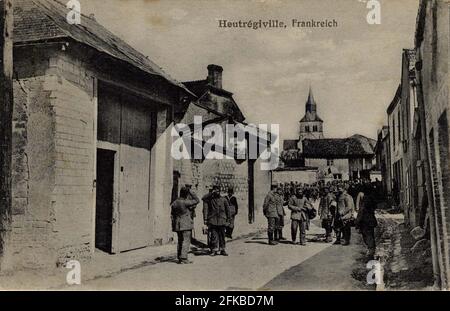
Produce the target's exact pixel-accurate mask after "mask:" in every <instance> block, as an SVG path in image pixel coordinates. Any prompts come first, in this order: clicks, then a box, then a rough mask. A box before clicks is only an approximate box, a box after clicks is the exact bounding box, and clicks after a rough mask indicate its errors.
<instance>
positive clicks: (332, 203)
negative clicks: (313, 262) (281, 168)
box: [263, 180, 379, 257]
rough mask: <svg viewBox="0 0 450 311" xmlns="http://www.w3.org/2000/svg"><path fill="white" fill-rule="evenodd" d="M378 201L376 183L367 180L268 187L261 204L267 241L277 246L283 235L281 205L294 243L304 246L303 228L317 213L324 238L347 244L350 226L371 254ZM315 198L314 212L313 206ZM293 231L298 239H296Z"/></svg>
mask: <svg viewBox="0 0 450 311" xmlns="http://www.w3.org/2000/svg"><path fill="white" fill-rule="evenodd" d="M378 200H379V186H378V184H377V183H371V182H369V181H361V180H357V181H347V182H342V181H333V182H329V183H326V184H324V183H315V184H312V185H307V184H301V183H298V182H291V183H284V184H278V185H274V186H272V190H271V191H270V192H269V194H268V195H267V196H266V198H265V200H264V205H263V212H264V216H265V217H266V218H267V221H268V229H267V235H268V241H269V244H270V245H277V244H278V243H279V242H280V241H282V240H285V238H284V237H283V227H284V223H285V220H284V217H285V216H286V211H285V207H287V209H289V210H290V212H291V215H290V216H291V238H292V243H293V244H295V245H306V231H307V230H308V229H309V226H310V221H311V220H312V219H314V218H315V217H316V216H317V214H318V215H319V217H320V221H321V226H322V228H323V229H324V230H325V237H324V241H325V242H327V243H332V242H333V232H334V236H335V238H336V239H335V240H334V244H339V245H344V246H346V245H349V244H350V241H351V233H352V229H351V228H352V227H356V228H357V230H358V231H359V232H360V233H361V234H362V237H363V240H364V242H365V244H366V245H367V248H368V256H369V257H373V256H374V255H375V248H376V246H375V227H376V226H377V220H376V218H375V209H376V208H377V203H378ZM317 201H319V207H318V211H316V209H315V207H314V205H315V203H316V202H317ZM297 233H299V235H298V237H299V241H298V242H297Z"/></svg>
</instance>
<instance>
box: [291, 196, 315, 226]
mask: <svg viewBox="0 0 450 311" xmlns="http://www.w3.org/2000/svg"><path fill="white" fill-rule="evenodd" d="M312 207H313V206H312V204H311V203H310V202H309V201H308V199H307V198H305V197H303V198H301V199H299V198H297V196H295V195H294V196H292V197H291V198H290V199H289V203H288V208H289V209H290V210H291V219H292V220H303V221H307V220H308V208H312Z"/></svg>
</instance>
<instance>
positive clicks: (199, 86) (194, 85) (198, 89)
mask: <svg viewBox="0 0 450 311" xmlns="http://www.w3.org/2000/svg"><path fill="white" fill-rule="evenodd" d="M183 84H184V85H185V86H186V87H187V88H188V89H189V90H190V91H191V92H192V93H194V94H195V95H196V96H197V97H198V98H199V101H201V102H202V103H205V104H208V100H204V99H205V97H206V95H207V94H208V93H211V94H214V95H217V96H221V97H224V98H226V99H228V100H229V102H230V103H231V107H230V108H231V110H232V113H230V115H231V116H233V117H234V118H235V119H236V120H237V121H239V122H243V121H244V120H245V116H244V114H243V113H242V111H241V109H240V108H239V105H238V104H237V103H236V101H235V100H234V98H233V93H231V92H229V91H227V90H224V89H221V88H217V87H215V86H213V85H211V84H210V83H208V79H205V80H196V81H187V82H183ZM208 108H210V109H213V110H214V109H215V107H208Z"/></svg>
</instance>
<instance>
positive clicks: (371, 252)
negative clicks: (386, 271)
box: [355, 185, 378, 259]
mask: <svg viewBox="0 0 450 311" xmlns="http://www.w3.org/2000/svg"><path fill="white" fill-rule="evenodd" d="M375 191H376V190H374V189H373V188H372V187H371V186H370V185H365V186H364V188H363V195H362V196H361V198H360V205H359V210H358V216H357V217H356V220H355V226H356V228H357V229H358V230H359V231H360V232H361V234H362V237H363V241H364V243H365V244H366V246H367V249H368V251H367V255H368V257H369V259H374V256H375V250H376V245H375V227H377V225H378V222H377V219H376V218H375V210H376V208H377V194H376V193H375Z"/></svg>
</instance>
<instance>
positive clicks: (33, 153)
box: [2, 0, 195, 270]
mask: <svg viewBox="0 0 450 311" xmlns="http://www.w3.org/2000/svg"><path fill="white" fill-rule="evenodd" d="M65 16H66V8H65V6H64V5H62V4H60V3H59V2H56V1H52V0H32V1H28V0H27V1H15V8H14V17H15V29H14V71H15V72H16V77H15V80H14V116H13V146H12V147H13V177H12V178H13V181H12V185H13V215H12V223H10V224H7V225H8V226H9V227H10V228H11V232H10V235H9V238H8V240H7V241H5V245H6V246H7V247H6V249H3V250H2V253H3V256H2V263H3V264H2V270H5V269H20V268H33V269H36V268H52V267H55V266H58V265H62V264H64V263H66V262H67V261H68V260H71V259H77V260H87V259H90V258H91V257H92V254H93V252H94V251H95V250H96V249H100V250H102V251H105V252H109V253H119V252H123V251H128V250H133V249H137V248H142V247H146V246H151V245H158V244H162V243H167V242H170V241H171V240H172V239H173V234H172V232H171V222H170V213H169V212H168V206H169V205H170V199H171V192H170V189H171V188H172V182H173V181H172V177H173V176H172V158H171V155H170V150H171V136H170V127H171V124H172V123H173V111H174V108H175V107H176V106H178V105H179V103H180V98H183V97H186V96H195V95H194V94H192V93H191V92H190V91H189V90H188V89H187V88H186V87H185V86H184V85H182V84H181V83H178V82H177V81H175V80H173V79H172V78H170V77H169V76H168V75H167V74H166V73H164V72H163V71H162V70H161V69H160V68H159V67H158V66H156V65H155V64H154V63H152V62H151V61H150V60H148V59H147V58H146V57H145V56H144V55H142V54H141V53H139V52H138V51H136V50H135V49H133V48H132V47H131V46H129V45H128V44H126V43H125V42H123V41H122V40H120V39H119V38H117V37H115V36H114V35H113V34H111V33H110V32H109V31H107V30H106V29H105V28H103V27H102V26H101V25H99V24H98V23H97V22H96V21H95V20H94V19H92V18H88V17H85V16H82V26H78V25H69V24H68V23H67V22H66V20H65ZM2 225H4V224H2Z"/></svg>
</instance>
